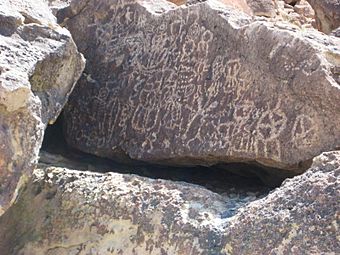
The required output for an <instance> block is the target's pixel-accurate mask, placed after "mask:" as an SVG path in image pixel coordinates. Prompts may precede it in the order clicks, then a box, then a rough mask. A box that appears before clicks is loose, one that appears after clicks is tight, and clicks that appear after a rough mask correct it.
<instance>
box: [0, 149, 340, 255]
mask: <svg viewBox="0 0 340 255" xmlns="http://www.w3.org/2000/svg"><path fill="white" fill-rule="evenodd" d="M339 174H340V152H339V151H338V152H329V153H324V154H323V155H321V156H319V157H317V158H315V160H314V164H313V166H312V168H311V169H309V170H308V171H307V172H306V173H305V174H303V175H301V176H297V177H295V178H293V179H290V180H287V181H286V182H285V183H284V184H283V185H282V186H281V187H280V188H277V189H276V190H274V191H272V192H271V193H270V194H269V195H268V196H266V197H265V198H263V199H260V200H256V201H254V202H251V203H248V205H246V204H247V203H244V202H243V203H244V204H243V207H242V206H241V207H237V206H235V204H234V205H232V202H233V201H235V200H233V199H232V197H234V196H232V195H233V194H229V195H230V196H229V197H228V196H221V195H218V194H215V193H212V192H210V191H207V190H205V189H203V188H200V187H199V186H195V185H190V184H185V183H180V182H177V183H176V182H171V181H164V180H152V179H147V178H142V177H137V176H134V175H121V174H115V173H110V174H98V173H90V172H78V171H73V170H68V169H62V168H53V167H50V168H46V169H40V170H37V171H35V173H34V176H33V179H32V180H31V181H30V183H29V184H28V185H27V186H26V187H25V188H24V189H22V190H21V193H20V196H19V199H18V201H17V203H16V204H15V205H14V206H12V207H11V208H10V209H9V210H8V211H7V212H6V213H5V214H4V215H3V216H2V217H1V218H0V248H1V251H2V252H4V254H13V255H17V254H25V255H31V254H34V255H57V254H58V255H66V254H68V255H69V254H78V255H85V254H101V255H107V254H121V255H123V254H129V255H131V254H138V255H141V254H150V255H152V254H155V255H159V254H164V255H165V254H169V255H170V254H186V255H198V254H208V255H219V254H242V255H246V254H251V255H256V254H259V255H262V254H337V253H338V252H339V250H340V246H339V242H338V241H337V238H339V237H338V235H339V232H338V229H339V225H338V224H339V215H338V214H339V212H340V205H339V203H338V201H339V199H340V194H339V181H340V175H339ZM235 208H236V212H237V213H236V215H234V213H231V212H232V210H235Z"/></svg>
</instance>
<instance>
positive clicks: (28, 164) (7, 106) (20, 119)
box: [0, 0, 84, 214]
mask: <svg viewBox="0 0 340 255" xmlns="http://www.w3.org/2000/svg"><path fill="white" fill-rule="evenodd" d="M0 9H1V11H0V23H1V26H0V141H1V145H0V214H2V213H3V212H4V211H5V210H6V209H7V208H8V206H9V205H10V204H11V203H12V202H13V201H14V199H15V196H16V192H17V191H18V188H19V186H20V185H21V184H22V183H23V182H25V181H26V179H27V178H28V177H29V176H30V174H31V172H32V170H33V168H34V166H35V164H36V161H37V157H38V152H39V148H40V146H41V142H42V138H43V134H44V129H45V127H46V125H47V124H48V122H53V121H54V120H55V119H56V118H57V116H58V115H59V113H60V111H61V109H62V107H63V106H64V104H65V102H66V100H67V98H68V95H69V94H70V93H71V91H72V88H73V86H74V84H75V82H76V81H77V79H78V77H79V76H80V73H81V72H82V70H83V68H84V60H83V58H82V56H81V54H80V53H79V52H78V51H77V48H76V46H75V44H74V42H73V40H72V38H71V35H70V34H69V32H68V31H67V30H66V29H63V28H61V27H60V26H59V25H57V24H56V20H55V17H54V16H53V15H52V14H51V12H50V10H49V9H48V6H47V5H45V4H44V2H40V1H25V0H11V1H2V2H1V3H0Z"/></svg>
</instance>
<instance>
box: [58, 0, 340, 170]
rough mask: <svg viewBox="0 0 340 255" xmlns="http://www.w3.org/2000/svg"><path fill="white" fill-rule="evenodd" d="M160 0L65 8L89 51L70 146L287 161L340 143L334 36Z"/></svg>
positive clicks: (70, 108)
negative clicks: (154, 2)
mask: <svg viewBox="0 0 340 255" xmlns="http://www.w3.org/2000/svg"><path fill="white" fill-rule="evenodd" d="M157 3H158V4H157V5H152V4H151V2H149V1H143V2H140V1H135V0H128V1H123V2H122V1H118V0H89V1H87V2H84V1H77V0H75V1H73V2H72V3H71V5H70V7H68V8H66V10H64V11H63V12H62V13H63V14H65V13H69V14H70V15H71V16H70V17H72V18H65V17H64V18H65V19H64V22H63V24H65V25H66V26H67V28H68V29H69V30H70V31H71V33H72V35H73V37H74V40H75V41H76V44H77V45H78V47H79V50H80V51H81V52H82V53H84V54H85V56H86V59H87V67H86V68H85V72H84V74H83V76H82V77H81V79H80V81H79V82H78V85H77V86H76V89H75V92H74V93H73V94H72V95H71V97H70V100H69V103H68V104H67V106H66V107H65V111H64V115H63V118H64V132H65V137H66V140H67V142H68V144H69V145H71V146H72V147H74V148H77V149H79V150H82V151H84V152H88V153H92V154H95V155H98V156H102V157H108V158H120V159H121V158H122V155H127V156H128V157H131V158H133V159H138V160H142V161H148V162H157V163H164V164H175V165H213V164H216V163H223V162H235V161H237V162H254V161H256V162H258V163H260V164H262V165H265V166H270V167H276V168H281V169H287V170H289V171H294V172H302V171H304V170H306V169H307V168H308V166H309V165H310V161H311V159H312V158H313V157H314V156H316V155H319V154H320V153H321V152H323V151H327V150H332V149H335V148H339V147H340V104H339V101H340V86H339V81H338V78H339V73H338V72H337V71H336V70H337V68H338V66H339V56H340V48H339V45H340V44H339V42H340V41H339V39H337V38H335V37H328V36H325V35H323V34H321V33H319V32H317V31H315V30H313V29H303V30H299V29H298V28H296V27H292V26H291V25H289V24H287V23H283V22H275V24H274V23H271V22H268V21H266V19H262V20H257V19H255V20H254V19H251V18H250V17H249V16H247V15H246V14H243V13H241V12H238V11H236V10H234V9H230V8H227V7H226V6H225V5H223V4H221V3H219V2H217V1H205V2H203V3H196V4H192V5H184V6H180V7H176V6H175V5H174V4H172V3H169V2H167V1H161V0H160V1H157ZM80 10H81V11H80ZM107 10H110V11H107Z"/></svg>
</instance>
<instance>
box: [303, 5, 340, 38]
mask: <svg viewBox="0 0 340 255" xmlns="http://www.w3.org/2000/svg"><path fill="white" fill-rule="evenodd" d="M307 1H308V2H309V3H310V5H311V6H312V7H313V9H314V11H315V14H316V22H317V27H318V29H319V30H320V31H322V32H324V33H326V34H329V33H331V32H332V31H333V30H335V29H337V28H338V27H339V26H340V1H339V0H322V1H320V0H307Z"/></svg>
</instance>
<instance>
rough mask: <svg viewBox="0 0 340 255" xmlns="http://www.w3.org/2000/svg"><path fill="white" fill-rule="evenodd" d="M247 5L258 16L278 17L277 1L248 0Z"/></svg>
mask: <svg viewBox="0 0 340 255" xmlns="http://www.w3.org/2000/svg"><path fill="white" fill-rule="evenodd" d="M247 3H248V5H249V7H250V8H251V9H252V11H253V13H254V15H256V16H264V17H269V18H270V17H275V16H276V11H277V0H247Z"/></svg>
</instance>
